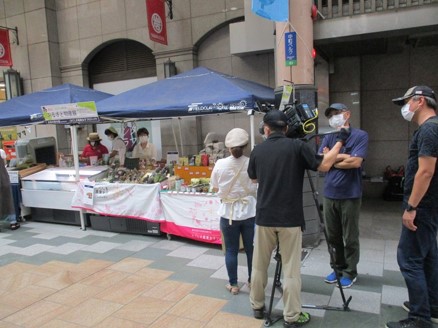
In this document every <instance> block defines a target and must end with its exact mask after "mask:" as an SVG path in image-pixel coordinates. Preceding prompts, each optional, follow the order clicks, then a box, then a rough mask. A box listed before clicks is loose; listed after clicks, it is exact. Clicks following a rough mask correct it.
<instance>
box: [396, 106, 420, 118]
mask: <svg viewBox="0 0 438 328" xmlns="http://www.w3.org/2000/svg"><path fill="white" fill-rule="evenodd" d="M409 109H410V104H405V105H404V106H403V107H402V108H401V110H400V111H401V114H402V116H403V118H404V119H405V120H406V121H408V122H410V121H412V118H413V117H414V114H415V112H416V111H417V110H418V108H417V109H416V110H414V111H413V112H411V111H410V110H409Z"/></svg>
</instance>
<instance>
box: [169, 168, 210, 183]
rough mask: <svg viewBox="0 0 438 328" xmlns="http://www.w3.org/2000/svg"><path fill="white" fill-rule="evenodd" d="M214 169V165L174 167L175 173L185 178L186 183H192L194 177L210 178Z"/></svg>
mask: <svg viewBox="0 0 438 328" xmlns="http://www.w3.org/2000/svg"><path fill="white" fill-rule="evenodd" d="M212 171H213V167H212V166H175V168H174V173H175V175H177V176H179V177H180V178H181V179H184V183H185V184H190V183H191V179H192V178H209V177H210V176H211V172H212Z"/></svg>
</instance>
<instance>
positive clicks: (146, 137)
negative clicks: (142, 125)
mask: <svg viewBox="0 0 438 328" xmlns="http://www.w3.org/2000/svg"><path fill="white" fill-rule="evenodd" d="M148 141H149V137H148V136H141V137H140V142H148Z"/></svg>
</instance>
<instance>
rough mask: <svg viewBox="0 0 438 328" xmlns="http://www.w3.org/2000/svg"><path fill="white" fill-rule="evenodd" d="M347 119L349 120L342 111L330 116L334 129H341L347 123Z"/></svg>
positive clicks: (330, 122) (330, 123)
mask: <svg viewBox="0 0 438 328" xmlns="http://www.w3.org/2000/svg"><path fill="white" fill-rule="evenodd" d="M346 121H347V120H346V119H345V118H344V114H343V113H340V114H337V115H333V116H332V117H330V118H329V125H330V126H331V127H332V128H333V129H339V128H340V127H341V126H343V125H344V124H345V122H346Z"/></svg>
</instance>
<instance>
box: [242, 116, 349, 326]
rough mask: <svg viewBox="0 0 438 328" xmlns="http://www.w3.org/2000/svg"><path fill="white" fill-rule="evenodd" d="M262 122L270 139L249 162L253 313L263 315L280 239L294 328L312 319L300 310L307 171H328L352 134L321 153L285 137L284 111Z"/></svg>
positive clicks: (288, 319) (287, 312)
mask: <svg viewBox="0 0 438 328" xmlns="http://www.w3.org/2000/svg"><path fill="white" fill-rule="evenodd" d="M263 123H264V126H263V131H264V135H265V136H267V140H266V141H264V142H263V143H261V144H260V145H257V146H256V147H255V148H254V150H253V151H252V153H251V157H250V161H249V165H248V175H249V177H250V179H252V180H253V182H258V184H259V186H258V191H257V207H256V235H255V248H254V257H253V266H252V276H251V293H250V302H251V307H252V308H253V310H254V317H255V318H257V319H263V318H264V310H265V305H264V302H265V287H266V284H267V280H268V275H267V270H268V266H269V263H270V260H271V255H272V251H273V250H274V249H275V247H276V246H277V240H278V243H279V247H280V250H281V255H282V265H283V269H284V270H283V276H284V282H283V284H284V293H283V303H284V311H283V316H284V321H285V322H284V327H286V328H289V327H295V326H296V325H297V324H298V325H302V324H306V323H307V322H309V320H310V315H309V314H308V313H305V312H301V276H300V267H301V248H302V244H301V243H302V230H303V229H304V225H305V223H304V212H303V194H302V193H303V181H304V172H305V170H307V169H310V170H313V171H316V170H319V171H322V172H326V171H328V170H329V169H330V167H332V165H333V164H334V163H335V160H336V156H337V155H338V153H339V151H340V149H341V147H342V145H343V143H344V141H345V140H346V139H347V138H348V136H349V132H348V131H347V130H345V129H343V130H342V131H341V132H340V133H339V135H338V137H337V138H338V142H336V144H335V145H334V146H333V148H332V149H331V150H330V151H329V152H327V153H326V154H324V155H318V154H316V152H315V151H314V150H313V148H312V147H311V146H310V145H308V144H306V143H305V142H303V141H301V140H298V139H290V138H287V137H286V135H285V134H286V131H287V129H288V125H287V116H286V115H285V114H284V113H283V112H282V111H279V110H271V111H270V112H268V113H267V114H266V115H265V116H264V118H263Z"/></svg>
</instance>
